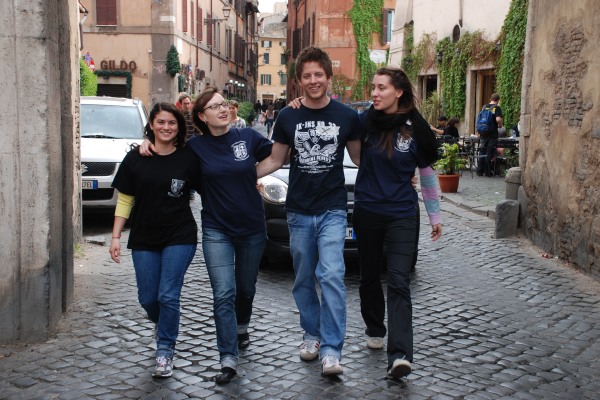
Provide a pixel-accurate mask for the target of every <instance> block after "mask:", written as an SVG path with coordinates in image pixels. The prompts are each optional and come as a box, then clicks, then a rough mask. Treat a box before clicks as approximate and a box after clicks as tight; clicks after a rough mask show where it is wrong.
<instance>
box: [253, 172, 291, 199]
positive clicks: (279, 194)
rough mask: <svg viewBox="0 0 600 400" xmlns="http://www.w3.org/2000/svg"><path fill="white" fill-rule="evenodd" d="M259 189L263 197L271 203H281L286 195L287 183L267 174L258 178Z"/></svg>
mask: <svg viewBox="0 0 600 400" xmlns="http://www.w3.org/2000/svg"><path fill="white" fill-rule="evenodd" d="M258 184H259V191H260V194H261V196H262V197H263V199H265V200H266V201H269V202H271V203H277V204H283V203H285V197H286V196H287V189H288V185H287V183H285V182H284V181H282V180H281V179H278V178H275V177H273V176H270V175H267V176H265V177H263V178H260V179H259V180H258Z"/></svg>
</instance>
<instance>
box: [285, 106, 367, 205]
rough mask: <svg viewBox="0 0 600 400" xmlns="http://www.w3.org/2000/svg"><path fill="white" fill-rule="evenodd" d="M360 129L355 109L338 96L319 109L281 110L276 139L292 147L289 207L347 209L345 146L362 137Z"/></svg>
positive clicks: (287, 203)
mask: <svg viewBox="0 0 600 400" xmlns="http://www.w3.org/2000/svg"><path fill="white" fill-rule="evenodd" d="M360 132H361V129H360V122H359V119H358V114H357V113H356V111H354V110H352V109H351V108H349V107H346V106H345V105H343V104H341V103H339V102H337V101H335V100H330V102H329V104H328V105H327V106H325V107H323V108H320V109H309V108H306V107H304V106H302V107H301V108H300V109H298V110H295V109H292V108H290V107H286V108H284V109H283V110H281V111H280V113H279V116H278V117H277V123H276V124H275V127H274V130H273V140H274V141H276V142H279V143H282V144H286V145H288V146H290V148H291V150H292V154H291V159H290V181H289V188H288V194H287V199H286V204H285V206H286V210H288V211H294V212H299V213H302V214H320V213H323V212H325V211H327V210H345V209H346V204H347V196H348V194H347V192H346V187H345V185H344V184H345V179H344V170H343V160H344V147H346V142H347V141H349V140H359V139H360Z"/></svg>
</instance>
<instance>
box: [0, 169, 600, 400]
mask: <svg viewBox="0 0 600 400" xmlns="http://www.w3.org/2000/svg"><path fill="white" fill-rule="evenodd" d="M463 179H464V178H463ZM466 179H471V178H470V177H469V178H466ZM488 182H489V181H488ZM199 203H200V202H199V200H195V201H194V202H193V204H194V209H195V213H197V214H198V212H199V207H200V204H199ZM442 210H443V222H444V235H443V237H442V239H441V240H440V241H438V242H435V243H432V242H431V241H430V240H429V239H428V238H427V236H428V227H427V226H426V225H423V226H422V229H421V235H422V237H421V244H420V253H419V262H418V264H417V268H416V272H415V273H414V275H413V279H412V281H413V282H412V293H413V302H414V327H415V360H414V363H413V368H414V369H413V373H412V374H411V375H409V376H408V377H407V378H405V379H402V380H398V381H395V380H390V379H387V378H386V371H385V367H386V356H385V352H384V351H381V350H379V351H376V350H369V349H367V348H366V345H365V340H364V339H365V338H364V334H363V331H364V325H363V322H362V320H361V317H360V311H359V299H358V274H357V268H356V265H355V264H354V263H349V268H348V272H347V280H346V283H347V292H348V298H347V306H348V327H347V335H346V344H345V348H344V354H343V360H342V363H343V365H344V375H342V376H341V378H340V379H328V378H324V377H322V376H321V375H320V364H319V362H318V361H314V362H308V363H307V362H303V361H301V360H300V358H299V355H298V350H299V348H298V346H299V344H300V340H301V331H300V328H299V325H298V321H299V316H298V313H297V310H296V307H295V304H294V301H293V299H292V296H291V287H292V281H293V273H292V271H291V267H290V266H289V265H280V266H276V267H273V266H266V267H264V268H262V269H261V271H260V275H259V278H258V291H257V296H256V301H255V311H254V317H253V320H252V324H251V330H250V334H251V338H252V344H251V345H250V347H249V348H248V349H246V350H245V351H243V352H242V353H241V358H240V366H239V377H237V378H236V379H235V380H234V381H233V382H232V383H231V384H229V385H227V386H218V385H216V384H215V383H214V382H213V381H212V379H213V377H214V376H215V375H216V374H217V370H218V368H219V364H218V353H217V350H216V339H215V334H214V332H215V329H214V325H213V319H212V305H211V302H212V300H211V290H210V285H209V282H208V277H207V274H206V271H205V268H204V266H203V265H204V264H203V258H202V252H201V251H198V253H197V254H196V257H195V259H194V262H193V264H192V266H191V268H190V270H189V272H188V274H187V277H186V282H185V287H184V291H183V298H182V318H181V333H180V336H179V344H178V353H177V355H176V361H175V367H176V370H175V373H174V375H173V376H172V377H171V378H168V379H164V380H156V379H153V378H152V377H151V370H152V367H153V363H154V360H153V351H154V345H153V343H152V340H151V336H152V325H151V324H150V323H149V322H148V321H147V320H146V319H145V318H144V314H143V312H142V310H141V307H140V306H139V305H138V303H137V299H136V287H135V280H134V275H133V268H132V264H131V258H130V256H129V254H128V253H126V254H125V255H124V257H123V258H124V263H123V264H122V265H116V264H114V263H112V262H111V261H110V259H109V256H108V251H107V247H101V246H94V245H89V244H87V245H84V251H85V256H83V257H81V258H80V259H78V260H77V262H76V296H75V299H74V303H73V305H72V307H71V310H70V311H69V312H68V313H67V314H66V315H65V317H64V318H63V320H62V321H61V323H60V326H59V329H58V332H57V334H56V336H55V337H53V338H52V339H51V340H49V341H47V342H46V343H42V344H35V345H26V346H25V345H21V346H4V347H0V376H1V377H2V379H1V380H0V399H11V400H12V399H127V398H130V399H187V398H202V399H212V400H216V399H231V398H240V399H372V400H376V399H598V398H599V397H600V394H599V393H600V285H599V284H598V283H596V282H594V281H592V280H590V279H589V278H587V277H585V276H584V275H582V274H580V273H578V272H576V271H575V270H574V269H571V268H570V267H569V266H568V265H565V264H563V263H562V262H561V261H560V260H557V259H546V258H543V257H541V256H540V251H539V250H538V249H536V248H535V247H532V246H531V245H530V244H529V242H527V241H526V240H523V239H520V238H515V239H510V240H505V239H503V240H495V239H493V238H492V234H493V224H494V223H493V220H491V219H490V218H487V217H485V216H482V215H479V214H476V213H473V212H470V211H468V210H465V209H464V208H460V207H457V206H455V205H454V204H452V203H450V202H448V201H444V202H443V203H442ZM422 212H424V211H422ZM421 220H422V221H426V216H425V214H423V215H422V219H421Z"/></svg>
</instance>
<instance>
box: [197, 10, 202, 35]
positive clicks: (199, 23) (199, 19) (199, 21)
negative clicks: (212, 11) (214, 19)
mask: <svg viewBox="0 0 600 400" xmlns="http://www.w3.org/2000/svg"><path fill="white" fill-rule="evenodd" d="M198 4H200V3H198ZM196 35H198V41H199V42H201V41H202V9H201V8H200V7H198V8H197V9H196Z"/></svg>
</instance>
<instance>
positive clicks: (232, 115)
mask: <svg viewBox="0 0 600 400" xmlns="http://www.w3.org/2000/svg"><path fill="white" fill-rule="evenodd" d="M239 109H240V105H239V104H238V102H237V101H235V100H229V128H245V127H246V121H244V119H243V118H240V117H239V116H238V111H239Z"/></svg>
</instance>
